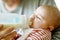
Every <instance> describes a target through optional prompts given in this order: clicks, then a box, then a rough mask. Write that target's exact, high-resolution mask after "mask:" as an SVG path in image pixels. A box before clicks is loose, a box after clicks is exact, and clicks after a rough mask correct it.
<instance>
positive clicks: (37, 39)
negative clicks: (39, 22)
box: [26, 29, 51, 40]
mask: <svg viewBox="0 0 60 40" xmlns="http://www.w3.org/2000/svg"><path fill="white" fill-rule="evenodd" d="M26 40H51V32H49V31H47V30H43V29H41V30H33V31H32V32H31V33H30V34H29V35H28V37H27V38H26Z"/></svg>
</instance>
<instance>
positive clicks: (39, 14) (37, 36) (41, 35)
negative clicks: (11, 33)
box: [26, 5, 60, 40]
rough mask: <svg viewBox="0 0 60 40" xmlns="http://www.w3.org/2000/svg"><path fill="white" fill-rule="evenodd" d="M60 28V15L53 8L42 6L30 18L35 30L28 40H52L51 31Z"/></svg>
mask: <svg viewBox="0 0 60 40" xmlns="http://www.w3.org/2000/svg"><path fill="white" fill-rule="evenodd" d="M58 26H60V13H59V11H58V9H57V8H55V7H52V6H47V5H46V6H45V5H44V6H40V7H39V8H37V9H36V10H35V12H34V14H32V15H31V17H30V27H31V28H32V29H33V30H32V31H31V32H30V33H29V35H28V36H27V38H26V40H51V31H53V30H54V29H56V28H57V27H58Z"/></svg>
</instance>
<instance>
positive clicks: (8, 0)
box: [4, 0, 20, 5]
mask: <svg viewBox="0 0 60 40" xmlns="http://www.w3.org/2000/svg"><path fill="white" fill-rule="evenodd" d="M19 1H20V0H4V2H5V3H7V4H8V5H13V4H17V3H19Z"/></svg>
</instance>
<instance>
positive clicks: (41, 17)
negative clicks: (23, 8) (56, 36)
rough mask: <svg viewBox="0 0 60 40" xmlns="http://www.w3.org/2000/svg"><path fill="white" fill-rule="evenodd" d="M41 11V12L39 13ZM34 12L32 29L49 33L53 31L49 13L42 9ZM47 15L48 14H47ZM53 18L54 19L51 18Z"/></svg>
mask: <svg viewBox="0 0 60 40" xmlns="http://www.w3.org/2000/svg"><path fill="white" fill-rule="evenodd" d="M41 10H42V11H41ZM41 10H36V11H35V12H34V17H35V18H34V20H33V28H43V29H49V30H50V31H51V30H53V29H54V27H53V24H52V25H51V23H52V22H53V20H52V17H53V16H51V17H50V16H49V13H48V12H47V11H45V10H43V9H41ZM47 13H48V14H47ZM53 18H54V17H53Z"/></svg>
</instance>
